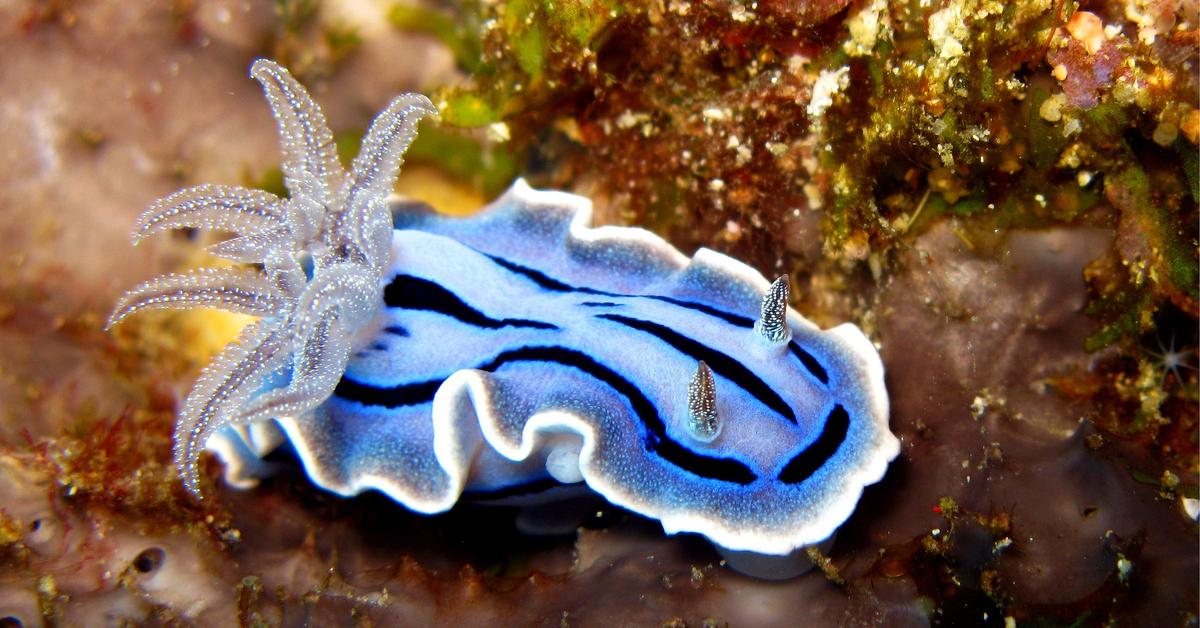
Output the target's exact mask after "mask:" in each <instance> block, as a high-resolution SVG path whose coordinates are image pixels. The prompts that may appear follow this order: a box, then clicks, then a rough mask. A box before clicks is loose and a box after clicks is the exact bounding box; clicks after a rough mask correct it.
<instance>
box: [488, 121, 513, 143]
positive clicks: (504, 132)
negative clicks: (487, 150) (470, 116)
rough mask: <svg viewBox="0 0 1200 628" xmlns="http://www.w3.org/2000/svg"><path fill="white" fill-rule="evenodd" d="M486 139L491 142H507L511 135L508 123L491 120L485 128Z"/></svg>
mask: <svg viewBox="0 0 1200 628" xmlns="http://www.w3.org/2000/svg"><path fill="white" fill-rule="evenodd" d="M487 136H488V139H489V140H491V141H493V142H501V143H503V142H507V141H508V140H509V139H510V138H511V137H512V135H511V133H510V132H509V130H508V125H507V124H505V123H504V122H493V123H491V124H489V125H488V128H487Z"/></svg>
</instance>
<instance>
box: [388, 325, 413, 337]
mask: <svg viewBox="0 0 1200 628" xmlns="http://www.w3.org/2000/svg"><path fill="white" fill-rule="evenodd" d="M383 332H384V333H386V334H391V335H393V336H408V330H407V329H405V328H403V327H401V326H399V325H388V326H387V327H384V328H383Z"/></svg>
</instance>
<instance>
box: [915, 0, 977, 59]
mask: <svg viewBox="0 0 1200 628" xmlns="http://www.w3.org/2000/svg"><path fill="white" fill-rule="evenodd" d="M922 6H924V3H922ZM966 24H967V22H966V20H964V19H963V15H962V12H961V11H960V10H959V6H957V5H951V6H948V7H946V8H944V9H942V10H941V11H938V12H936V13H934V14H933V15H930V16H929V41H931V42H933V45H934V47H935V48H936V49H937V51H938V56H939V57H941V58H943V59H947V60H956V59H958V57H961V56H963V53H964V52H965V50H964V49H963V45H962V42H961V41H959V39H960V38H963V39H965V38H966V35H967V27H966Z"/></svg>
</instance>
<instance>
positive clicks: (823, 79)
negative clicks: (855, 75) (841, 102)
mask: <svg viewBox="0 0 1200 628" xmlns="http://www.w3.org/2000/svg"><path fill="white" fill-rule="evenodd" d="M849 85H850V68H849V67H847V66H842V67H840V68H838V69H836V70H834V71H832V72H830V71H829V70H821V74H820V75H819V76H817V82H816V83H814V84H813V88H812V98H811V99H810V100H809V101H808V115H809V116H810V117H812V118H820V117H821V116H822V115H823V114H824V113H825V110H826V109H828V108H829V106H830V105H832V104H833V97H834V95H835V94H837V93H838V92H839V91H841V90H843V89H846V88H847V87H849Z"/></svg>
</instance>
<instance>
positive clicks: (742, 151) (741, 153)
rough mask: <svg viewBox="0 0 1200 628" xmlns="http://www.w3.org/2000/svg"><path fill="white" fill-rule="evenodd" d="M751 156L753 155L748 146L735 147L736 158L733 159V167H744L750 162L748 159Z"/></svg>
mask: <svg viewBox="0 0 1200 628" xmlns="http://www.w3.org/2000/svg"><path fill="white" fill-rule="evenodd" d="M752 154H753V153H752V151H751V150H750V147H749V146H738V147H737V157H735V158H734V160H733V164H734V165H735V166H737V167H739V168H741V167H742V166H744V165H746V164H747V163H749V162H750V157H751V156H752Z"/></svg>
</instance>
